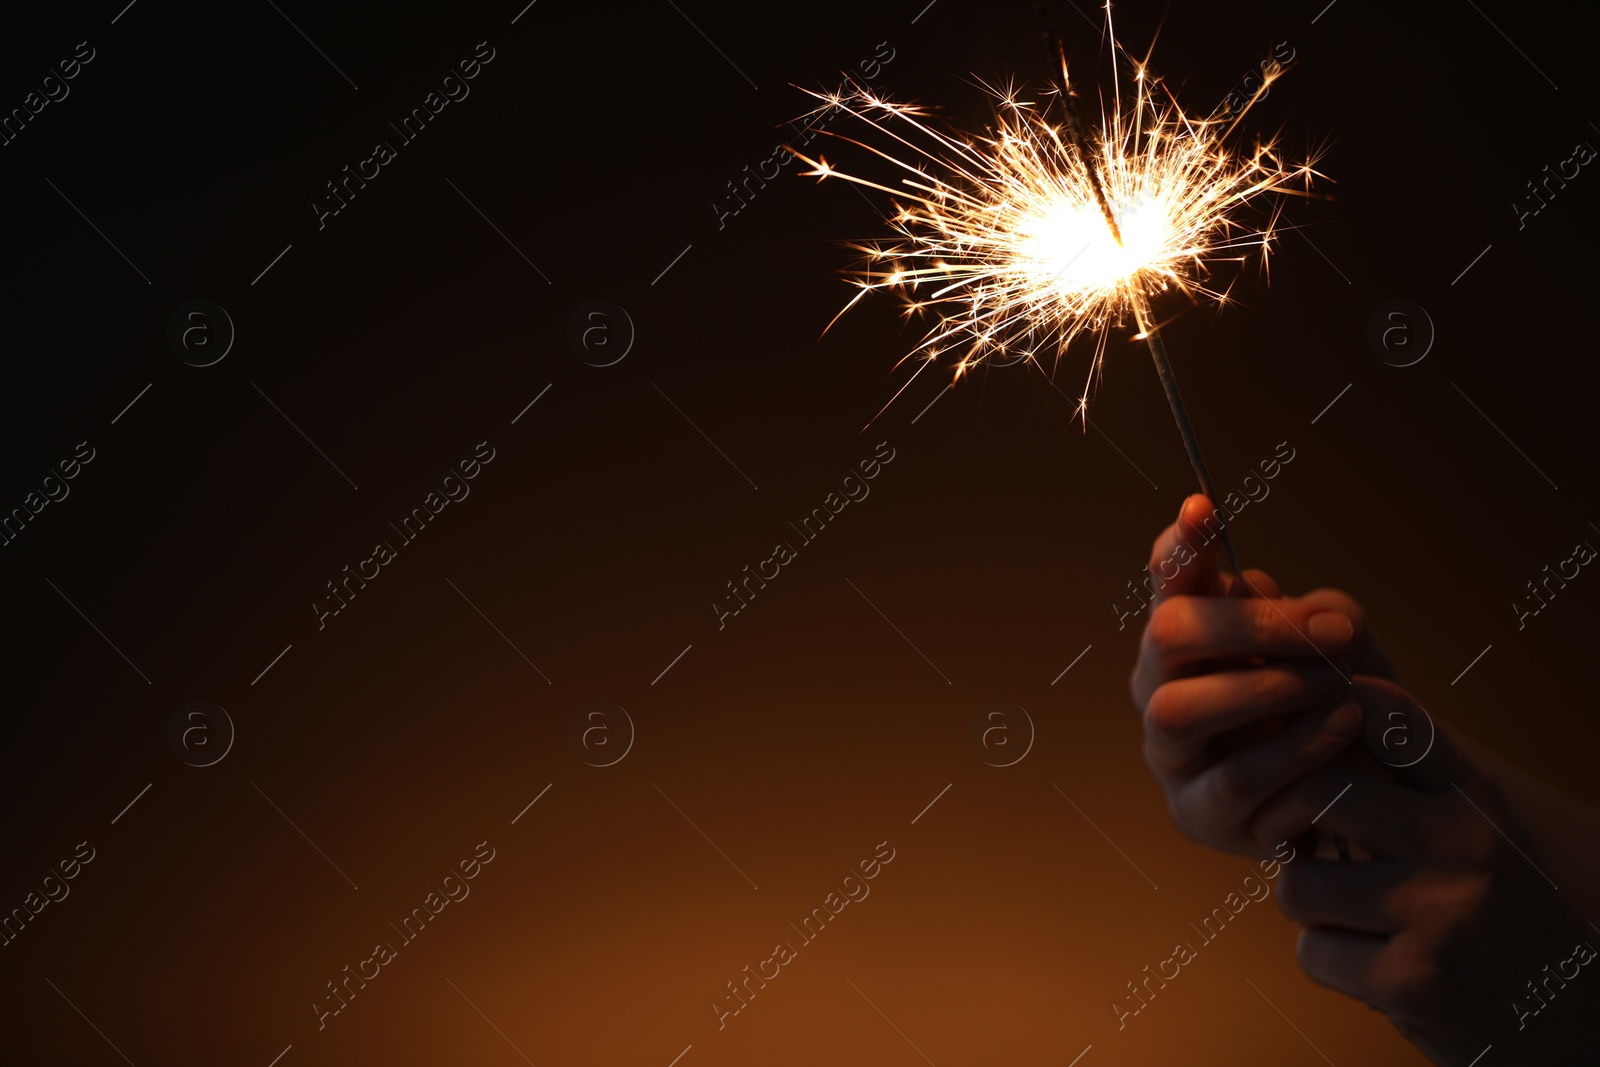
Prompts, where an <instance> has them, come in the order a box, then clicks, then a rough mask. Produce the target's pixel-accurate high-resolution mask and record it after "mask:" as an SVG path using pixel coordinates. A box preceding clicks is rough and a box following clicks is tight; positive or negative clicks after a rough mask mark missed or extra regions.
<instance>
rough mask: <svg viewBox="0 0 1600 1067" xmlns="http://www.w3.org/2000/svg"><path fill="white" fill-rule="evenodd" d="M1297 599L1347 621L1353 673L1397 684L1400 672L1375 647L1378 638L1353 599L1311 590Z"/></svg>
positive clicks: (1325, 591)
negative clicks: (1352, 635)
mask: <svg viewBox="0 0 1600 1067" xmlns="http://www.w3.org/2000/svg"><path fill="white" fill-rule="evenodd" d="M1300 599H1301V600H1302V601H1304V602H1305V603H1307V604H1315V605H1317V606H1319V607H1326V608H1332V609H1333V610H1335V611H1340V612H1343V613H1344V614H1345V615H1347V616H1349V617H1350V621H1351V622H1352V623H1354V624H1355V628H1356V635H1355V639H1354V640H1353V641H1352V642H1351V644H1350V661H1351V664H1352V665H1353V666H1354V667H1355V669H1356V671H1357V673H1360V674H1374V675H1378V676H1380V677H1383V678H1388V679H1391V680H1392V681H1399V680H1400V672H1399V671H1398V670H1396V669H1395V665H1394V663H1393V662H1392V661H1391V660H1390V659H1389V654H1388V653H1387V652H1385V651H1384V650H1383V646H1382V645H1381V644H1379V643H1378V636H1377V634H1375V633H1374V632H1373V630H1372V626H1371V624H1370V623H1369V622H1368V620H1367V613H1366V611H1365V610H1363V609H1362V607H1361V605H1360V604H1358V603H1357V602H1356V601H1355V599H1354V598H1352V597H1351V596H1350V595H1349V594H1347V593H1344V592H1342V591H1340V590H1338V589H1313V590H1312V591H1311V592H1309V593H1307V594H1306V595H1305V596H1303V597H1301V598H1300Z"/></svg>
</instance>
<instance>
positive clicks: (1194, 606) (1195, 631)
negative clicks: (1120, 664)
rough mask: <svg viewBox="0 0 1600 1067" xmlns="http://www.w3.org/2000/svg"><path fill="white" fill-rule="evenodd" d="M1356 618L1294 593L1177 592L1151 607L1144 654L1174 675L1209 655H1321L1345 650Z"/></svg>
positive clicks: (1210, 657)
mask: <svg viewBox="0 0 1600 1067" xmlns="http://www.w3.org/2000/svg"><path fill="white" fill-rule="evenodd" d="M1354 637H1355V624H1354V623H1352V622H1351V621H1350V617H1349V616H1348V615H1345V614H1344V613H1343V612H1341V611H1337V610H1333V609H1331V608H1325V607H1322V606H1320V605H1312V604H1307V603H1305V602H1304V601H1301V600H1299V599H1297V598H1294V597H1288V598H1282V599H1276V600H1267V599H1261V598H1258V597H1251V598H1248V599H1242V600H1224V599H1220V598H1217V597H1196V596H1178V597H1171V598H1169V599H1167V600H1163V601H1161V602H1160V603H1158V604H1156V605H1155V607H1154V608H1152V609H1151V612H1150V618H1149V621H1148V622H1147V623H1146V624H1145V628H1144V636H1143V637H1142V638H1141V648H1140V657H1141V659H1145V658H1147V657H1148V659H1149V660H1150V666H1151V669H1152V670H1154V671H1155V672H1156V673H1157V674H1158V675H1161V676H1163V677H1167V678H1170V677H1175V676H1176V675H1177V674H1179V673H1181V672H1183V671H1184V670H1186V669H1188V668H1193V667H1195V666H1198V665H1202V664H1204V663H1206V662H1207V661H1210V660H1232V659H1238V658H1241V657H1252V656H1266V657H1279V656H1282V657H1292V658H1312V659H1315V658H1319V657H1320V658H1322V659H1324V660H1327V661H1329V662H1331V657H1332V656H1335V655H1343V654H1344V652H1345V650H1346V648H1347V647H1348V646H1349V644H1350V642H1351V641H1352V640H1353V639H1354Z"/></svg>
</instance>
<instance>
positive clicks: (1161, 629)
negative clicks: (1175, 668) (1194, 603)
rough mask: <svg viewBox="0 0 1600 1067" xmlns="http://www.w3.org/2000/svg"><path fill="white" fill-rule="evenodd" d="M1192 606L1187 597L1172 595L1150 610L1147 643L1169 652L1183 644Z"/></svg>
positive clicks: (1147, 623)
mask: <svg viewBox="0 0 1600 1067" xmlns="http://www.w3.org/2000/svg"><path fill="white" fill-rule="evenodd" d="M1191 616H1192V608H1191V607H1190V605H1189V603H1188V600H1187V598H1185V597H1171V598H1169V599H1167V600H1163V601H1161V602H1160V603H1159V604H1157V605H1156V606H1155V607H1154V608H1153V609H1151V611H1150V620H1149V621H1148V622H1146V623H1145V626H1144V640H1145V644H1146V645H1148V646H1149V647H1150V648H1151V649H1153V650H1154V651H1156V652H1157V653H1169V652H1171V651H1173V650H1174V649H1177V648H1179V647H1181V646H1182V644H1183V642H1184V639H1185V637H1186V635H1187V634H1188V632H1189V629H1190V627H1189V621H1190V618H1191Z"/></svg>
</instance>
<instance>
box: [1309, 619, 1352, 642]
mask: <svg viewBox="0 0 1600 1067" xmlns="http://www.w3.org/2000/svg"><path fill="white" fill-rule="evenodd" d="M1306 632H1307V633H1308V634H1310V635H1311V640H1313V641H1315V642H1316V643H1317V644H1319V645H1342V644H1344V643H1345V642H1346V641H1348V640H1350V639H1351V638H1352V637H1354V636H1355V634H1356V627H1355V623H1353V622H1351V621H1350V616H1348V615H1346V614H1345V613H1344V612H1342V611H1319V612H1317V613H1316V614H1315V615H1313V616H1311V618H1310V619H1309V620H1308V621H1307V622H1306Z"/></svg>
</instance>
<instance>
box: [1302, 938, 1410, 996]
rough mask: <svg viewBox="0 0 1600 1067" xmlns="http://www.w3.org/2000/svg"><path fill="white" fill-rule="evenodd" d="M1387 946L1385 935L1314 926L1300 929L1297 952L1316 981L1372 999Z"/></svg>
mask: <svg viewBox="0 0 1600 1067" xmlns="http://www.w3.org/2000/svg"><path fill="white" fill-rule="evenodd" d="M1387 945H1388V941H1387V940H1386V939H1385V938H1382V937H1377V936H1374V935H1372V934H1361V933H1354V932H1352V931H1349V930H1333V929H1328V928H1326V927H1317V926H1313V927H1308V928H1307V929H1305V930H1302V931H1300V939H1299V941H1297V942H1296V943H1295V947H1294V952H1295V958H1296V959H1298V960H1299V961H1300V969H1301V970H1303V971H1305V972H1306V974H1307V975H1308V976H1309V977H1310V978H1311V980H1312V981H1313V982H1316V983H1317V984H1319V985H1324V986H1327V987H1328V988H1329V989H1337V990H1338V991H1339V992H1341V993H1348V994H1349V995H1350V996H1352V997H1355V998H1357V999H1358V1000H1368V999H1369V996H1370V994H1371V990H1372V973H1373V970H1374V968H1375V967H1376V966H1377V964H1378V955H1379V954H1380V953H1381V952H1382V951H1383V950H1384V948H1385V947H1386V946H1387Z"/></svg>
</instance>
